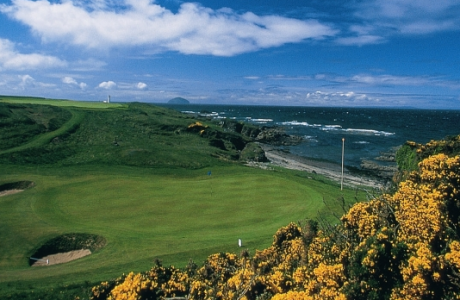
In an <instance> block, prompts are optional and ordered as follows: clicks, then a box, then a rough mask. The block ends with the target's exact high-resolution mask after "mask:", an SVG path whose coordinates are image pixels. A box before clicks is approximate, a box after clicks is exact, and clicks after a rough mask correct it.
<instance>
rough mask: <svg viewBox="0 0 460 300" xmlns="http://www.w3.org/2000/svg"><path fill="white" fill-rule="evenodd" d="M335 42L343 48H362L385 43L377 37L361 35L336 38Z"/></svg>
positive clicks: (381, 38)
mask: <svg viewBox="0 0 460 300" xmlns="http://www.w3.org/2000/svg"><path fill="white" fill-rule="evenodd" d="M336 41H337V43H339V44H341V45H345V46H363V45H369V44H380V43H383V42H385V39H384V38H383V37H381V36H377V35H361V36H353V37H343V38H338V39H337V40H336Z"/></svg>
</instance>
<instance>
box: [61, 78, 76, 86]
mask: <svg viewBox="0 0 460 300" xmlns="http://www.w3.org/2000/svg"><path fill="white" fill-rule="evenodd" d="M62 82H64V83H67V84H75V85H77V84H78V83H77V81H76V80H75V79H73V78H72V77H69V76H66V77H64V78H62Z"/></svg>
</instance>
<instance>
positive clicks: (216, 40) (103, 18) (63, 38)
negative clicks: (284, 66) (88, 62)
mask: <svg viewBox="0 0 460 300" xmlns="http://www.w3.org/2000/svg"><path fill="white" fill-rule="evenodd" d="M80 2H81V1H80ZM80 2H77V3H74V2H72V1H63V2H61V3H50V2H49V1H47V0H42V1H30V0H13V1H12V4H11V5H3V6H1V8H0V9H1V11H2V12H4V13H6V14H8V15H9V16H10V17H11V18H14V19H16V20H18V21H20V22H22V23H24V24H26V25H27V26H29V27H31V29H32V31H33V32H34V33H36V34H37V35H39V36H41V37H42V39H43V41H59V42H67V43H71V44H74V45H81V46H83V47H88V48H107V47H114V46H150V47H151V48H152V49H153V50H172V51H178V52H181V53H185V54H207V55H216V56H233V55H237V54H240V53H245V52H251V51H256V50H259V49H262V48H269V47H276V46H281V45H283V44H285V43H296V42H301V41H303V40H305V39H322V38H325V37H327V36H333V35H335V34H336V33H337V31H336V30H335V29H333V28H332V27H331V26H329V25H325V24H322V23H320V22H319V21H317V20H298V19H292V18H286V17H281V16H274V15H268V16H258V15H255V14H253V13H251V12H248V13H244V14H238V13H236V12H234V11H232V10H231V9H221V10H212V9H210V8H206V7H203V6H201V5H199V4H197V3H183V4H182V5H181V6H180V8H179V10H178V11H177V13H173V12H172V11H170V10H168V9H166V8H164V7H162V6H160V5H157V4H154V3H151V1H149V0H137V1H135V0H125V1H124V7H125V8H124V9H118V10H116V9H108V8H107V7H105V6H104V5H91V7H89V6H85V3H86V2H85V3H80ZM92 3H93V4H94V3H95V2H94V1H93V2H92ZM78 4H80V5H78ZM114 20H117V21H116V22H114Z"/></svg>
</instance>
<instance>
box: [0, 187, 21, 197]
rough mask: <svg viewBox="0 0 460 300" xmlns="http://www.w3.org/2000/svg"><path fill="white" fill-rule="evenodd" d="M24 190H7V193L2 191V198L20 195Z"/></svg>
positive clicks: (0, 194)
mask: <svg viewBox="0 0 460 300" xmlns="http://www.w3.org/2000/svg"><path fill="white" fill-rule="evenodd" d="M22 191H24V190H16V189H15V190H6V191H1V192H0V197H2V196H8V195H12V194H16V193H20V192H22Z"/></svg>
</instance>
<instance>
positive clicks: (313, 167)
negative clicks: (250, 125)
mask: <svg viewBox="0 0 460 300" xmlns="http://www.w3.org/2000/svg"><path fill="white" fill-rule="evenodd" d="M259 145H260V147H261V148H262V149H263V150H264V152H265V156H266V157H267V159H268V160H269V162H265V163H251V165H256V166H258V167H263V168H268V167H270V165H273V166H279V167H283V168H286V169H293V170H299V171H306V172H310V173H316V174H320V175H323V176H325V177H327V178H329V179H331V180H333V181H335V182H339V183H340V182H341V180H342V169H341V166H340V165H337V164H333V163H329V162H324V161H318V160H313V159H308V158H305V157H300V156H297V155H294V154H291V153H287V152H285V151H281V150H278V149H276V148H275V147H274V146H271V145H267V144H262V143H260V144H259ZM343 184H344V185H346V186H351V187H367V188H374V189H382V188H383V187H384V185H385V184H384V181H383V180H381V181H379V180H376V179H373V178H370V177H367V176H359V175H356V174H352V173H351V172H350V171H349V170H348V169H346V168H345V169H344V176H343Z"/></svg>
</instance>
